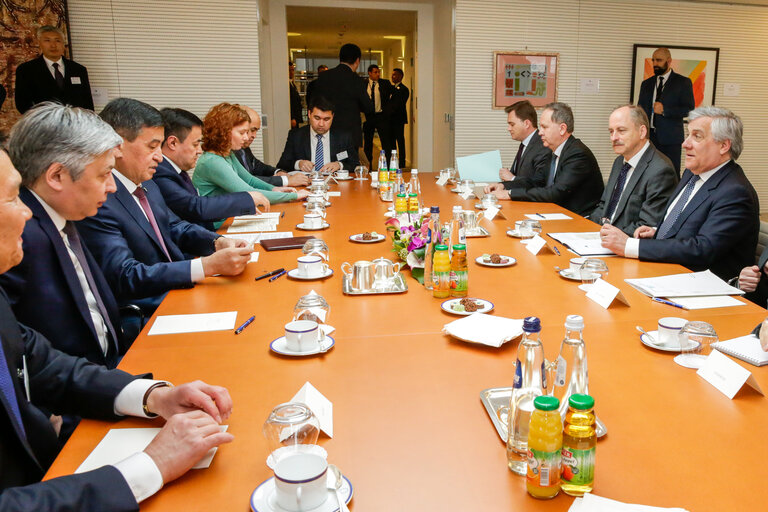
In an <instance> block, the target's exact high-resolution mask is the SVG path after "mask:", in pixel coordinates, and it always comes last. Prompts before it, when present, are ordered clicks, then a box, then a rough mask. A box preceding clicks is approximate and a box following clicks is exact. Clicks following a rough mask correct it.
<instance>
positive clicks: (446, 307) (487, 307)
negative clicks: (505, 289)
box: [440, 297, 493, 316]
mask: <svg viewBox="0 0 768 512" xmlns="http://www.w3.org/2000/svg"><path fill="white" fill-rule="evenodd" d="M462 299H472V300H474V301H475V302H477V303H479V304H480V306H481V307H480V309H478V310H477V311H456V310H455V309H453V308H452V307H451V306H453V304H456V303H457V302H460V301H461V300H462ZM440 309H442V310H443V311H445V312H446V313H450V314H452V315H460V316H469V315H471V314H472V313H489V312H491V311H493V302H491V301H489V300H483V299H476V298H474V297H458V298H455V299H449V300H447V301H445V302H443V303H442V304H440Z"/></svg>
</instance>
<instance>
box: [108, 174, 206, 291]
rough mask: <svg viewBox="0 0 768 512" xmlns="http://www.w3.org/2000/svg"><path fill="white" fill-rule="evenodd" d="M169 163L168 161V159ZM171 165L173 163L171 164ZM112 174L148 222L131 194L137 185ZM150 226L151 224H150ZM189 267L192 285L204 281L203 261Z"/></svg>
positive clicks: (195, 260)
mask: <svg viewBox="0 0 768 512" xmlns="http://www.w3.org/2000/svg"><path fill="white" fill-rule="evenodd" d="M168 161H170V159H168ZM171 163H173V162H171ZM112 174H113V175H114V176H115V178H116V179H118V180H120V183H122V184H123V186H124V187H125V188H126V189H128V193H129V194H131V197H132V198H133V200H134V202H135V203H136V205H137V206H138V207H139V210H141V213H142V214H143V215H144V218H145V219H147V222H149V218H148V217H147V214H146V213H145V212H144V208H142V206H141V203H140V202H139V198H138V197H136V196H135V195H134V194H133V192H134V191H135V190H136V189H137V188H139V186H138V185H136V184H135V183H134V182H132V181H131V180H129V179H128V178H126V177H125V176H123V175H122V174H120V171H118V170H117V169H112ZM150 224H151V223H150ZM189 263H190V265H189V272H190V279H191V280H192V282H193V283H198V282H200V281H202V280H203V279H205V271H204V270H203V260H201V259H200V258H195V259H193V260H190V262H189Z"/></svg>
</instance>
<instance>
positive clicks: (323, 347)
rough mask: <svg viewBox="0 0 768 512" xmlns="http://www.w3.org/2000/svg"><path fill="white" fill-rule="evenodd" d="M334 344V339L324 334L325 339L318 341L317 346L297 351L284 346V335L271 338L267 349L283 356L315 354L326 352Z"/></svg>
mask: <svg viewBox="0 0 768 512" xmlns="http://www.w3.org/2000/svg"><path fill="white" fill-rule="evenodd" d="M329 340H330V341H329ZM335 344H336V340H334V339H333V338H331V337H330V336H328V335H326V336H325V339H324V340H323V341H321V342H320V344H319V346H318V347H317V348H314V349H312V350H307V351H302V352H299V351H296V350H291V349H289V348H288V347H287V346H286V341H285V336H280V337H279V338H277V339H274V340H272V343H270V344H269V349H270V350H271V351H272V352H275V353H277V354H280V355H283V356H295V357H301V356H313V355H315V354H324V353H325V352H328V351H329V350H330V349H331V347H333V346H334V345H335Z"/></svg>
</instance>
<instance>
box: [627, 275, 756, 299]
mask: <svg viewBox="0 0 768 512" xmlns="http://www.w3.org/2000/svg"><path fill="white" fill-rule="evenodd" d="M624 281H626V282H627V283H629V284H630V285H631V286H632V287H634V288H636V289H637V290H638V291H640V292H642V293H644V294H646V295H648V296H649V297H670V298H673V297H705V296H708V295H743V294H744V292H743V291H741V290H739V289H738V288H734V287H733V286H731V285H729V284H728V283H726V282H725V281H723V280H722V279H720V278H719V277H717V276H716V275H715V274H713V273H712V272H710V271H709V270H705V271H703V272H692V273H687V274H672V275H669V276H660V277H646V278H642V279H625V280H624Z"/></svg>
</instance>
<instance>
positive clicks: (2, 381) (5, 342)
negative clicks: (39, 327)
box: [0, 150, 233, 512]
mask: <svg viewBox="0 0 768 512" xmlns="http://www.w3.org/2000/svg"><path fill="white" fill-rule="evenodd" d="M20 184H21V177H20V176H19V174H18V172H16V170H15V169H14V168H13V165H12V164H11V161H10V159H9V158H8V155H7V154H6V153H5V152H4V151H2V150H0V218H2V219H3V222H1V223H0V274H2V273H4V272H6V271H7V270H8V269H10V268H11V267H13V266H15V265H17V264H18V263H19V262H20V261H21V260H22V257H23V255H24V252H23V247H22V243H21V236H22V232H23V230H24V223H25V221H27V220H28V219H29V218H30V217H31V212H30V210H29V209H28V208H27V207H26V206H25V205H24V203H22V202H21V201H19V199H18V193H19V187H20ZM146 377H149V375H145V376H141V377H135V376H133V375H129V374H127V373H125V372H122V371H120V370H108V369H106V368H104V367H103V366H99V365H95V364H92V363H89V362H87V361H86V360H85V359H80V358H76V357H73V356H69V355H66V354H64V353H63V352H60V351H58V350H56V349H54V348H53V347H51V345H50V343H49V342H48V340H46V339H45V337H44V336H42V335H41V334H39V333H37V332H36V331H34V330H32V329H30V328H28V327H26V326H24V325H23V324H20V323H18V322H17V320H16V318H15V316H14V314H13V312H12V311H11V308H10V306H9V304H8V301H7V298H6V296H5V293H3V292H2V290H0V437H1V438H2V440H3V442H2V443H0V467H2V468H3V470H2V471H0V510H3V511H4V512H22V511H28V510H50V511H59V510H61V511H64V510H68V511H69V510H113V511H117V510H120V511H123V510H125V511H128V510H138V509H139V506H138V503H139V502H141V501H142V500H144V499H146V498H148V497H149V496H151V495H152V494H154V493H156V492H157V491H158V490H159V489H160V488H161V487H162V486H163V484H164V483H167V482H170V481H172V480H174V479H176V478H178V477H179V476H181V475H182V474H184V473H186V471H187V470H189V468H191V467H192V465H193V464H195V463H196V462H197V461H198V460H199V459H200V458H201V457H202V456H203V455H204V454H205V453H206V452H208V450H210V449H211V448H213V447H214V446H218V445H220V444H222V443H227V442H230V441H231V440H232V439H233V437H232V435H231V434H227V433H224V432H220V430H219V423H221V421H222V420H223V419H226V418H227V417H229V415H230V413H231V410H232V400H231V398H230V397H229V393H228V392H227V390H226V389H224V388H221V387H216V386H210V385H208V384H205V383H203V382H200V381H198V382H193V383H189V384H183V385H181V386H177V387H175V388H173V387H170V386H169V384H168V383H167V382H165V381H155V380H151V379H148V378H146ZM40 408H45V409H46V410H49V411H53V412H55V413H57V414H61V413H70V414H82V415H84V416H88V417H93V418H101V419H113V420H114V419H119V418H120V417H122V416H124V415H132V416H139V417H156V416H158V415H159V416H162V417H163V418H165V419H166V420H167V423H166V425H165V426H164V427H163V429H162V430H161V432H160V433H159V434H158V435H157V437H155V439H154V440H153V441H152V442H151V443H150V444H149V446H147V448H146V449H145V450H144V451H143V452H139V453H136V454H134V455H131V456H130V457H129V458H127V459H125V460H124V461H121V462H118V463H116V464H114V465H108V466H104V467H102V468H99V469H96V470H93V471H88V472H85V473H81V474H78V475H71V476H66V477H61V478H55V479H52V480H48V481H46V482H41V483H36V482H40V479H41V478H42V476H43V475H44V474H45V471H46V470H47V469H48V467H49V466H50V464H51V462H52V461H53V459H54V457H55V456H56V453H57V452H58V441H57V433H56V430H55V428H54V426H53V425H52V424H51V422H50V421H49V419H48V413H44V412H43V411H42V410H41V409H40Z"/></svg>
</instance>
